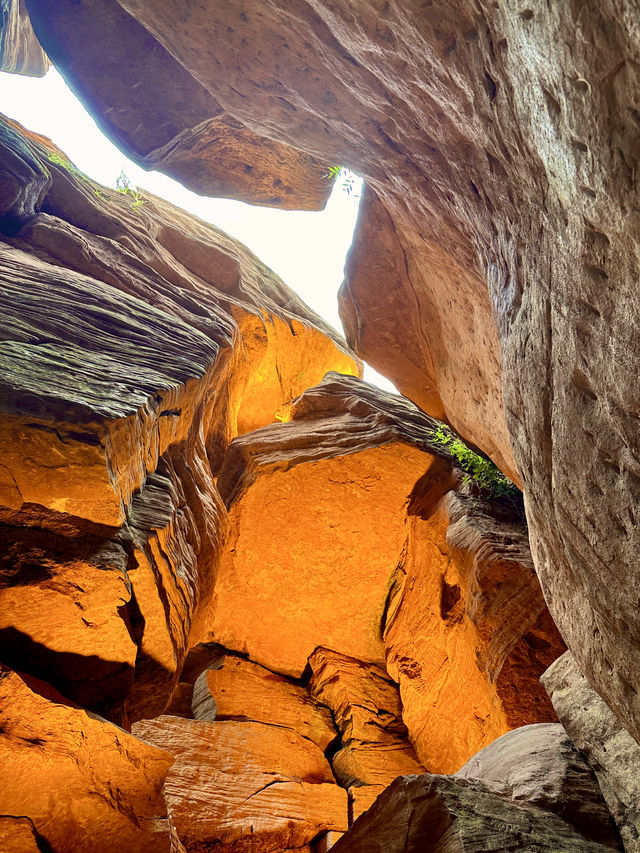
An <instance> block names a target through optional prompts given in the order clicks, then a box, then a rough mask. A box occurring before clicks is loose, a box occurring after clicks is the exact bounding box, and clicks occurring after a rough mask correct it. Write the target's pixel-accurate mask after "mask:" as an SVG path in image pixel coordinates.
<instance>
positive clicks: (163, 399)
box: [0, 122, 358, 723]
mask: <svg viewBox="0 0 640 853" xmlns="http://www.w3.org/2000/svg"><path fill="white" fill-rule="evenodd" d="M0 144H1V145H2V151H3V157H2V160H1V161H0V162H1V164H2V165H1V166H0V189H1V190H2V191H3V192H1V193H0V198H1V199H2V204H1V205H0V208H1V209H0V220H1V228H2V230H3V231H4V233H5V235H6V236H5V239H4V241H3V242H2V243H1V245H0V278H1V282H2V287H1V288H0V309H1V312H0V316H1V319H0V327H1V332H0V337H1V338H2V340H1V342H0V360H1V362H2V390H1V394H0V396H1V399H2V405H1V409H2V413H1V415H0V443H1V445H2V448H3V458H2V465H1V466H0V520H1V521H2V522H4V524H5V525H6V527H3V529H2V538H3V542H4V543H6V547H5V549H4V551H5V554H6V555H7V558H6V559H5V560H3V563H2V566H1V567H0V569H1V573H2V591H1V592H0V613H1V614H2V617H1V620H0V659H3V660H4V661H5V662H6V663H7V664H9V665H10V666H12V667H14V668H18V669H21V670H27V671H29V672H31V673H32V674H34V675H36V676H38V677H40V678H43V679H45V680H47V681H50V682H51V683H52V684H53V685H54V686H55V687H57V688H58V689H60V690H61V691H62V692H63V693H64V694H65V695H67V696H68V697H69V698H71V699H73V700H74V701H77V702H79V703H80V704H83V705H85V706H87V707H89V708H91V709H92V710H95V711H97V712H98V713H100V714H102V715H106V716H108V717H109V718H110V719H112V720H115V721H117V722H123V723H126V721H127V720H129V719H135V718H140V717H152V716H154V715H156V714H158V713H161V712H162V710H163V709H164V708H165V707H166V704H167V702H168V700H169V697H170V695H171V693H172V691H173V687H174V685H175V683H176V680H177V677H178V672H179V670H180V667H181V665H182V661H183V659H184V655H185V654H186V651H187V649H188V648H189V647H190V646H192V645H193V644H194V643H197V642H198V641H199V640H200V639H201V636H200V634H201V632H202V630H203V629H204V624H205V623H204V621H203V620H204V615H205V613H206V608H207V604H208V601H209V599H210V596H211V591H212V586H213V581H214V578H215V569H216V562H217V557H218V553H219V549H220V543H221V542H222V540H223V539H224V536H225V535H226V524H227V522H226V510H225V508H224V506H223V504H222V502H221V500H220V497H219V495H218V492H217V489H216V487H215V482H214V476H215V472H216V470H217V467H218V466H219V464H220V459H221V456H222V454H223V452H224V449H225V447H226V445H227V444H228V442H229V440H230V439H231V438H232V437H233V436H234V435H236V434H237V433H238V432H239V431H242V430H246V429H254V428H255V427H257V426H260V425H262V424H264V423H269V422H271V421H272V420H274V418H275V417H276V413H277V412H278V410H279V409H280V407H281V406H282V405H283V404H284V403H287V402H288V401H289V400H291V399H293V398H294V397H295V396H297V395H298V394H299V393H300V392H301V391H302V390H304V388H305V387H306V385H307V384H309V383H311V384H313V383H314V382H316V381H318V380H319V379H320V378H321V377H322V376H323V375H324V373H325V371H326V370H327V369H328V368H332V367H333V368H337V369H340V370H345V371H347V372H349V371H352V372H355V371H357V370H358V366H357V365H356V363H355V362H354V360H353V359H352V357H351V356H350V355H349V353H348V351H347V350H346V348H345V345H344V344H343V343H341V341H340V338H339V337H338V336H337V334H336V333H335V332H333V331H332V330H330V329H329V327H328V326H326V324H324V323H323V321H322V320H320V319H319V318H317V317H315V315H313V314H312V313H311V312H310V311H309V309H307V308H306V306H304V304H303V303H302V302H300V300H299V299H298V298H297V297H296V296H295V295H294V294H293V293H292V292H291V291H289V290H288V289H287V288H286V287H285V285H284V284H283V283H282V282H281V281H280V280H279V279H277V278H276V277H275V276H274V275H273V274H272V273H271V272H270V271H269V270H267V268H266V267H264V265H262V264H261V263H260V262H259V261H258V260H257V259H256V258H254V257H253V256H252V255H251V254H250V253H249V252H248V251H247V250H246V249H245V248H244V247H243V246H241V245H240V244H238V243H236V242H235V241H233V240H231V239H229V238H227V237H225V235H223V234H221V232H219V231H218V230H217V229H215V228H214V227H212V226H209V225H206V224H205V223H203V222H201V221H199V220H197V219H195V218H194V217H191V216H189V215H187V214H185V213H184V212H183V211H180V210H178V209H177V208H173V207H172V206H171V205H169V204H167V203H166V202H163V201H161V200H159V199H156V198H152V197H144V198H142V197H140V198H139V199H138V200H136V197H132V196H131V195H130V194H123V193H117V192H114V191H111V190H108V189H106V188H104V187H99V186H98V185H97V184H94V183H93V182H91V181H90V180H89V179H88V178H86V177H84V176H83V175H82V174H81V173H79V172H78V171H77V170H76V169H74V167H73V166H72V164H70V163H68V161H66V160H65V158H64V156H63V155H62V154H61V152H59V151H57V149H55V148H53V147H52V146H51V144H50V143H48V142H47V141H46V140H43V139H42V138H36V137H34V136H33V135H28V134H26V133H25V132H24V131H22V130H21V129H20V128H19V127H18V126H16V125H15V124H12V123H4V122H3V123H1V124H0ZM5 155H6V156H5Z"/></svg>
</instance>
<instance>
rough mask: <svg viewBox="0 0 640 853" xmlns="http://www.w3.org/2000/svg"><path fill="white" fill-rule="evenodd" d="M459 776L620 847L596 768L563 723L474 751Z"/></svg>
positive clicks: (517, 734)
mask: <svg viewBox="0 0 640 853" xmlns="http://www.w3.org/2000/svg"><path fill="white" fill-rule="evenodd" d="M455 775H456V776H457V777H458V778H459V779H479V780H480V781H481V782H483V783H484V784H485V785H486V786H487V787H488V788H489V789H490V790H492V791H495V793H497V794H502V795H503V796H506V797H509V798H510V799H511V800H513V801H514V802H516V803H525V804H528V805H532V806H538V807H539V808H541V809H544V810H545V811H549V812H553V813H554V814H557V815H558V817H561V818H562V819H563V820H565V821H566V822H567V823H568V824H571V826H573V827H575V829H576V830H577V831H578V832H579V833H580V834H581V835H582V836H584V838H586V839H589V840H590V841H597V842H599V843H600V844H603V845H604V846H605V847H610V848H611V849H612V850H619V849H620V839H619V837H618V834H617V832H616V829H615V826H614V823H613V820H612V818H611V814H610V813H609V810H608V808H607V806H606V804H605V801H604V799H603V795H602V791H601V790H600V787H599V785H598V782H597V781H596V778H595V776H594V774H593V771H592V770H591V768H590V767H589V765H588V764H587V761H586V760H585V758H584V756H583V755H582V754H581V753H580V752H578V750H577V749H576V747H575V746H574V745H573V743H572V742H571V740H570V738H569V737H568V736H567V733H566V732H565V730H564V728H563V727H562V726H561V725H560V723H539V724H537V725H532V726H524V727H523V728H521V729H515V730H514V731H512V732H508V733H507V734H506V735H502V737H499V738H498V739H497V740H495V741H494V742H493V743H491V744H489V746H486V747H485V748H484V749H483V750H481V751H480V752H478V753H477V754H476V755H474V756H473V758H471V759H470V760H469V761H468V762H467V763H466V764H465V765H464V766H463V767H461V768H460V770H459V771H458V772H457V773H456V774H455Z"/></svg>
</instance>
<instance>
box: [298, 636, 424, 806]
mask: <svg viewBox="0 0 640 853" xmlns="http://www.w3.org/2000/svg"><path fill="white" fill-rule="evenodd" d="M309 666H310V667H311V679H310V681H309V691H310V693H311V694H312V696H314V698H315V699H316V700H317V701H318V702H321V703H322V704H324V705H326V706H327V707H328V708H330V709H331V712H332V714H333V718H334V719H335V721H336V725H337V726H338V728H339V729H340V733H341V736H342V744H341V748H340V749H339V750H338V751H337V752H336V753H335V754H334V755H333V756H332V757H331V766H332V768H333V772H334V774H335V776H336V778H337V779H338V781H339V782H340V784H341V785H343V786H344V787H345V788H352V787H353V786H359V785H363V786H364V785H374V786H376V791H377V793H379V792H380V791H381V790H383V789H384V788H385V787H386V786H387V785H388V784H389V783H390V782H392V781H393V780H394V779H395V778H396V776H405V775H409V774H416V773H422V772H423V771H424V768H423V767H422V766H421V765H420V763H419V762H418V759H417V758H416V755H415V753H414V751H413V748H412V746H411V744H410V743H409V739H408V735H407V729H406V727H405V725H404V723H403V722H402V705H401V703H400V694H399V692H398V687H397V685H396V684H394V683H393V682H392V681H391V679H390V678H389V677H388V676H387V674H386V672H385V671H384V670H381V669H379V668H378V667H376V666H372V665H371V664H364V663H362V662H361V661H358V660H354V659H353V658H349V657H347V656H346V655H341V654H338V653H336V652H333V651H331V650H330V649H324V648H318V649H316V650H315V651H314V653H313V654H312V655H311V657H310V658H309Z"/></svg>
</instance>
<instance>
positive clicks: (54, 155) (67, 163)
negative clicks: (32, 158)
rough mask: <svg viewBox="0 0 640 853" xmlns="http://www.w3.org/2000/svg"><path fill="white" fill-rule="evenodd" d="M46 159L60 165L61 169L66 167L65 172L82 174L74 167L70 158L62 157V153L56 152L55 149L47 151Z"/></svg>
mask: <svg viewBox="0 0 640 853" xmlns="http://www.w3.org/2000/svg"><path fill="white" fill-rule="evenodd" d="M47 160H48V161H49V162H50V163H55V164H56V166H62V168H63V169H66V170H67V172H71V174H72V175H81V174H82V172H81V171H80V169H76V167H75V166H74V165H73V163H72V162H71V160H68V159H67V158H66V157H63V156H62V154H58V152H57V151H47Z"/></svg>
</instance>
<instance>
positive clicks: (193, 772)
mask: <svg viewBox="0 0 640 853" xmlns="http://www.w3.org/2000/svg"><path fill="white" fill-rule="evenodd" d="M133 731H134V733H135V734H136V736H137V737H140V738H142V739H144V740H146V741H148V742H149V743H153V744H155V745H156V746H158V747H160V748H161V749H163V750H166V751H168V752H170V753H171V754H172V755H174V756H175V758H176V761H175V764H174V766H173V769H172V771H171V773H170V774H169V775H168V776H167V780H166V783H165V786H164V796H165V798H166V801H167V806H168V809H169V816H170V820H171V823H172V826H173V830H174V832H175V834H176V835H177V837H178V838H179V840H180V842H181V844H182V845H183V846H184V850H185V851H186V853H200V851H204V850H207V851H211V853H248V851H253V850H257V849H259V850H260V851H264V853H271V851H273V853H276V851H278V853H279V851H281V850H283V849H286V848H288V847H302V846H304V845H306V844H308V843H309V842H310V841H311V840H313V839H314V838H316V837H317V836H318V835H319V834H320V833H322V832H323V831H326V830H335V831H339V832H342V831H344V830H346V828H347V792H346V791H344V790H343V789H342V788H339V787H338V786H337V785H336V784H335V780H334V778H333V776H332V774H331V770H330V768H329V765H328V764H327V761H326V759H325V757H324V755H323V754H322V752H321V751H320V750H319V749H318V747H317V746H315V744H313V743H311V742H310V741H309V740H307V739H305V738H302V737H301V736H300V735H298V734H296V733H295V732H293V731H291V730H290V729H287V728H280V727H277V726H268V725H264V724H263V723H254V722H230V721H225V722H205V721H194V720H184V719H181V718H179V717H159V718H158V719H156V720H147V721H142V722H139V723H135V724H134V726H133Z"/></svg>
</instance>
